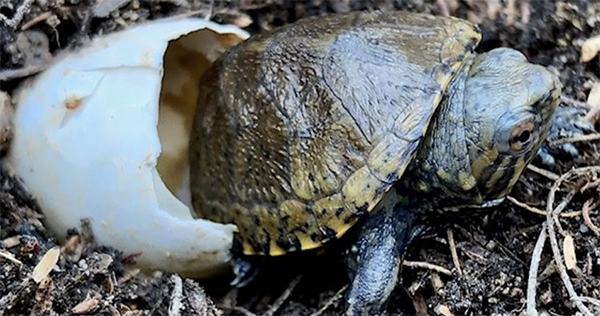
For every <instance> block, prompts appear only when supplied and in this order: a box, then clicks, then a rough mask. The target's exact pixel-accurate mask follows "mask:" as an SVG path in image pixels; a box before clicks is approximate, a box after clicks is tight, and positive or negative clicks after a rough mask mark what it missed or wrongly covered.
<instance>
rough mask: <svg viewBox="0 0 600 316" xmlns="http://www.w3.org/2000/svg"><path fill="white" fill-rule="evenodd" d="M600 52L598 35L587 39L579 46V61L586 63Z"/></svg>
mask: <svg viewBox="0 0 600 316" xmlns="http://www.w3.org/2000/svg"><path fill="white" fill-rule="evenodd" d="M598 51H600V35H596V36H594V37H591V38H588V39H587V40H586V41H585V42H584V43H583V45H582V46H581V61H582V62H584V63H585V62H588V61H590V60H592V58H594V57H596V55H598Z"/></svg>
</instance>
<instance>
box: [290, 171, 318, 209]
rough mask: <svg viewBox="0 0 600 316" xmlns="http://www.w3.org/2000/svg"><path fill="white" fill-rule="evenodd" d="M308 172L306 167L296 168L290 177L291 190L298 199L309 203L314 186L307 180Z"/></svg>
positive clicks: (312, 196)
mask: <svg viewBox="0 0 600 316" xmlns="http://www.w3.org/2000/svg"><path fill="white" fill-rule="evenodd" d="M309 172H310V171H309V170H307V168H306V167H298V168H295V170H294V175H293V176H292V190H294V193H295V194H296V196H298V197H299V198H301V199H303V200H306V201H310V200H312V199H313V198H314V193H313V190H314V185H313V183H312V182H311V181H309V179H308V174H309Z"/></svg>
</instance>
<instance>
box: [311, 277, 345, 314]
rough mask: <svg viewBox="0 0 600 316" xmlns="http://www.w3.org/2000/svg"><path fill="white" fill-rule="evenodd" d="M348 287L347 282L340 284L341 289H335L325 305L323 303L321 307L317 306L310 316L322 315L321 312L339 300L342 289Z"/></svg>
mask: <svg viewBox="0 0 600 316" xmlns="http://www.w3.org/2000/svg"><path fill="white" fill-rule="evenodd" d="M347 288H348V284H346V285H344V286H342V288H341V289H339V291H337V292H336V293H335V295H334V296H332V297H331V298H330V299H329V300H328V301H327V303H325V305H323V307H321V308H319V310H318V311H316V312H314V313H312V314H310V316H321V315H323V313H324V312H325V311H326V310H327V309H328V308H329V307H331V305H333V304H335V303H336V302H337V301H339V300H340V299H341V298H342V296H343V295H342V294H343V293H344V291H346V289H347Z"/></svg>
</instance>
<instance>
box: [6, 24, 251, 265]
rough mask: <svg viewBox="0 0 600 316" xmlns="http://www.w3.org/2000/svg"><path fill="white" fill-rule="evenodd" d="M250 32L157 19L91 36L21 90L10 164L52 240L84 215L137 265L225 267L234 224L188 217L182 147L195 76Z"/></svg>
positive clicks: (103, 238) (105, 241) (101, 235)
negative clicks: (44, 223)
mask: <svg viewBox="0 0 600 316" xmlns="http://www.w3.org/2000/svg"><path fill="white" fill-rule="evenodd" d="M247 37H248V34H247V33H246V32H245V31H243V30H241V29H239V28H237V27H235V26H225V25H219V24H215V23H212V22H208V21H204V20H200V19H169V20H162V21H155V22H152V23H148V24H144V25H140V26H136V27H133V28H130V29H128V30H125V31H122V32H119V33H114V34H110V35H107V36H104V37H100V38H98V39H95V40H94V41H93V42H91V43H90V45H88V46H86V47H85V48H83V49H81V50H79V51H77V52H71V53H68V54H66V55H64V56H62V58H60V60H59V61H57V62H56V63H55V64H53V65H52V66H50V68H49V69H47V70H46V71H45V72H44V73H42V74H41V75H40V76H39V77H38V78H37V79H36V80H34V81H33V82H32V83H31V84H29V85H27V86H26V87H24V88H22V90H21V92H20V93H19V96H18V98H17V102H18V103H17V109H16V113H15V122H14V124H15V130H14V134H15V135H14V139H13V142H12V144H11V150H10V152H9V156H8V162H9V164H11V165H12V167H13V168H14V169H15V172H16V173H17V175H18V176H19V177H20V178H21V179H22V181H23V182H24V184H25V186H26V187H27V188H28V189H29V190H30V192H31V193H32V194H33V196H34V197H35V198H36V199H37V201H38V203H39V205H40V208H41V209H42V211H43V212H44V215H45V220H46V223H47V225H48V227H49V228H50V230H51V231H52V232H54V233H55V235H56V236H57V237H58V238H59V239H61V240H64V238H65V236H66V234H67V230H68V229H70V228H79V227H81V226H80V225H81V220H82V219H85V218H87V219H89V221H90V225H91V228H92V232H93V233H94V236H95V238H96V240H97V241H98V242H99V243H101V244H105V245H109V246H113V247H115V248H117V249H119V250H122V251H123V252H124V253H125V254H126V255H134V254H139V256H138V257H136V261H137V263H138V264H139V265H140V266H141V267H142V268H147V269H160V270H164V271H172V272H177V273H181V274H184V275H187V276H195V277H204V276H210V275H213V274H215V273H218V272H221V271H223V270H224V269H225V268H226V267H227V261H228V260H229V259H230V253H229V251H230V247H231V243H232V236H233V232H234V231H235V229H236V228H235V226H233V225H222V224H217V223H213V222H210V221H207V220H202V219H193V218H192V215H191V212H190V209H189V187H188V186H187V177H186V174H187V170H188V167H187V158H188V156H187V155H188V154H187V146H188V139H189V131H190V129H191V124H192V119H193V115H194V112H195V107H196V95H197V92H196V91H197V89H198V84H199V78H200V76H201V74H202V73H203V72H204V70H206V68H207V67H208V66H209V65H210V63H211V62H213V61H214V60H215V59H216V58H217V57H218V56H219V55H220V54H221V53H222V52H223V51H224V50H225V49H226V48H227V47H230V46H233V45H235V44H237V43H238V42H240V41H242V40H244V39H246V38H247ZM172 192H174V193H175V194H176V195H177V196H178V197H179V198H176V196H175V195H174V194H173V193H172Z"/></svg>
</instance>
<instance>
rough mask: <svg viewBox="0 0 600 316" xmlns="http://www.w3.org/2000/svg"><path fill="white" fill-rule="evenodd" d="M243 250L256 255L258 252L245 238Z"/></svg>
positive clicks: (245, 252) (247, 253) (246, 253)
mask: <svg viewBox="0 0 600 316" xmlns="http://www.w3.org/2000/svg"><path fill="white" fill-rule="evenodd" d="M242 252H243V253H244V254H245V255H254V254H256V251H254V248H252V246H251V245H250V244H249V243H248V242H247V241H246V240H244V241H243V242H242Z"/></svg>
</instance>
